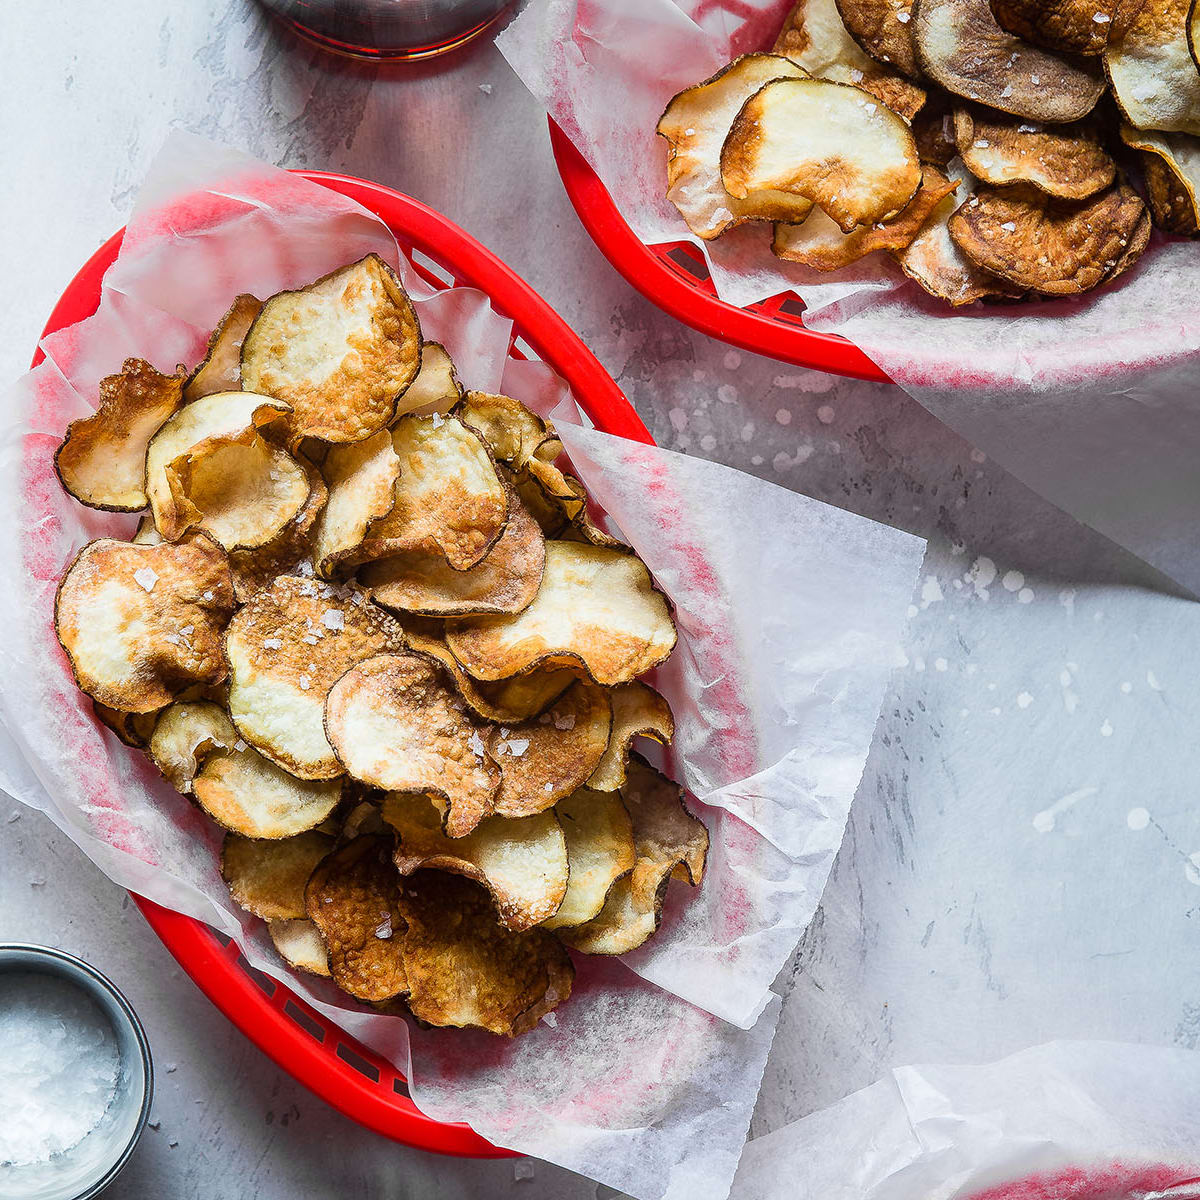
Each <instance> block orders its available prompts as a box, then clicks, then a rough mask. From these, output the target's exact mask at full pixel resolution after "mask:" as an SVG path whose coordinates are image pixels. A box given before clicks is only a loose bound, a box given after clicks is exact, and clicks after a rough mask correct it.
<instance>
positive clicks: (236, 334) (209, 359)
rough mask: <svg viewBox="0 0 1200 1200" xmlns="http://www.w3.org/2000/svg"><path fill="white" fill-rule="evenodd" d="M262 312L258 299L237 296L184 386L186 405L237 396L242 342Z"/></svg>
mask: <svg viewBox="0 0 1200 1200" xmlns="http://www.w3.org/2000/svg"><path fill="white" fill-rule="evenodd" d="M261 311H262V301H261V300H259V299H258V297H257V296H251V295H248V294H244V295H241V296H238V297H237V298H236V299H235V300H234V302H233V303H232V304H231V305H230V306H229V310H228V311H227V312H226V313H225V315H224V316H223V317H222V318H221V320H220V322H219V323H218V325H217V327H216V329H214V330H213V331H212V334H211V335H210V336H209V339H208V349H207V350H206V351H205V354H204V357H203V358H202V359H201V360H200V361H199V362H198V363H197V364H196V369H195V370H194V371H193V372H192V373H191V374H190V375H189V376H188V378H187V382H186V383H185V384H184V385H183V398H184V399H185V400H187V401H189V402H191V401H192V400H199V399H200V397H201V396H211V395H212V394H213V393H214V392H236V391H240V390H241V386H242V342H243V341H244V340H245V338H246V334H247V333H248V332H249V330H250V326H251V325H252V324H253V323H254V318H255V317H257V316H258V314H259V313H260V312H261Z"/></svg>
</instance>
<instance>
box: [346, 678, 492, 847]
mask: <svg viewBox="0 0 1200 1200" xmlns="http://www.w3.org/2000/svg"><path fill="white" fill-rule="evenodd" d="M325 732H326V735H327V736H328V738H329V741H330V743H331V744H332V746H333V748H334V751H335V752H336V753H337V756H338V758H339V759H340V761H341V762H342V764H343V766H344V767H345V768H346V770H347V771H348V772H349V774H350V775H351V776H352V777H353V778H355V779H358V780H361V781H362V782H363V783H366V784H369V785H370V786H371V787H377V788H384V789H386V790H388V791H393V792H416V793H419V794H421V795H424V796H439V797H441V798H442V799H443V800H444V801H445V802H446V805H447V806H448V807H447V811H446V817H445V825H446V831H447V833H448V834H449V835H450V836H451V837H462V836H463V835H464V834H467V833H470V831H471V830H472V829H474V828H475V826H476V825H478V824H479V822H480V820H481V819H482V818H483V817H485V816H487V815H488V814H489V813H490V812H492V810H493V809H494V807H495V799H496V791H497V789H498V788H499V786H500V768H499V767H498V766H497V765H496V764H495V763H494V762H493V761H492V759H491V758H490V757H489V755H488V753H487V749H486V746H485V743H484V739H483V733H484V732H485V731H484V730H482V729H481V727H480V726H478V725H477V724H476V723H475V722H474V721H473V720H472V719H471V718H470V717H469V716H468V715H467V714H466V713H465V712H463V711H462V702H461V701H460V700H459V699H458V697H457V696H456V695H455V694H454V693H453V692H452V691H451V690H450V687H449V684H448V680H447V679H446V676H445V673H444V672H443V671H442V670H441V668H440V667H437V666H435V665H434V664H433V663H431V662H429V661H428V660H427V659H425V658H421V657H418V656H417V655H415V654H381V655H378V656H376V657H374V658H369V659H367V660H366V661H364V662H361V663H359V664H358V665H357V666H355V667H353V668H352V669H351V670H349V671H347V672H346V674H345V675H343V676H342V677H341V679H339V680H338V681H337V682H336V683H335V684H334V685H333V687H332V688H331V689H330V692H329V698H328V700H327V701H326V704H325ZM422 803H425V802H424V801H422Z"/></svg>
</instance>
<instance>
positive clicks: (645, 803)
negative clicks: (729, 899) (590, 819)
mask: <svg viewBox="0 0 1200 1200" xmlns="http://www.w3.org/2000/svg"><path fill="white" fill-rule="evenodd" d="M621 798H622V800H623V801H624V802H625V806H626V808H628V810H629V815H630V818H631V820H632V822H633V840H634V846H635V849H636V851H637V862H636V864H635V865H634V868H633V870H632V871H631V872H630V873H629V874H628V875H624V876H622V877H621V878H620V879H618V880H617V881H616V882H615V883H614V884H613V885H612V887H611V889H610V890H609V893H608V897H607V899H606V900H605V902H604V907H603V908H602V909H601V910H600V912H599V914H598V915H597V916H596V917H594V918H593V919H592V920H590V921H588V922H586V923H585V924H583V925H579V926H577V927H574V928H570V929H565V930H562V931H560V932H559V935H558V936H559V937H561V938H562V940H563V941H564V942H566V943H567V945H568V946H572V947H574V948H575V949H576V950H579V951H581V952H582V953H584V954H625V953H627V952H628V951H630V950H633V949H636V948H637V947H638V946H640V945H642V943H643V942H645V941H646V940H647V939H648V938H650V937H651V936H652V935H653V934H654V933H655V932H656V931H657V929H658V926H659V922H660V921H661V919H662V906H663V900H664V898H665V896H666V891H667V883H668V881H669V880H670V878H671V876H672V874H682V875H683V877H685V878H686V879H687V880H688V881H689V882H690V883H691V884H692V886H693V887H697V886H699V884H700V881H701V879H702V878H703V876H704V866H705V860H706V859H707V857H708V830H706V829H705V828H704V825H703V824H702V823H701V822H700V821H698V820H697V819H696V818H695V817H694V816H692V814H691V813H690V812H688V809H687V806H686V805H685V804H684V802H683V791H682V789H681V788H680V787H679V786H678V785H677V784H675V783H672V782H671V780H669V779H667V778H666V777H665V776H663V775H661V774H660V773H659V772H658V771H656V770H654V768H653V767H651V766H650V765H649V764H648V763H647V762H646V761H645V760H644V759H641V758H639V757H638V756H636V755H635V756H634V757H633V759H632V760H631V762H630V764H629V773H628V778H627V780H626V785H625V787H624V788H622V790H621Z"/></svg>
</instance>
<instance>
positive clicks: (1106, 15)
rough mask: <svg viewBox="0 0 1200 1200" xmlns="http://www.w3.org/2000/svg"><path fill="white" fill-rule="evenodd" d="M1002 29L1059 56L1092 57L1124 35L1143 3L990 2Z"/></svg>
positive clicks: (1089, 0) (1103, 0) (1108, 0)
mask: <svg viewBox="0 0 1200 1200" xmlns="http://www.w3.org/2000/svg"><path fill="white" fill-rule="evenodd" d="M990 2H991V6H992V13H993V14H994V16H995V18H996V20H997V22H998V23H999V24H1000V26H1001V28H1002V29H1006V30H1008V32H1009V33H1012V34H1016V36H1017V37H1019V38H1023V39H1024V40H1025V41H1027V42H1033V43H1034V44H1035V45H1038V46H1045V47H1046V49H1048V50H1057V51H1059V52H1060V53H1062V54H1082V55H1085V56H1089V57H1094V56H1095V55H1097V54H1103V53H1104V48H1105V47H1106V46H1107V45H1108V43H1109V41H1110V40H1111V39H1112V38H1121V37H1124V36H1125V32H1126V30H1128V28H1129V26H1130V25H1132V24H1133V22H1134V20H1135V19H1136V18H1137V14H1138V12H1139V11H1140V9H1141V7H1142V5H1143V3H1145V0H990Z"/></svg>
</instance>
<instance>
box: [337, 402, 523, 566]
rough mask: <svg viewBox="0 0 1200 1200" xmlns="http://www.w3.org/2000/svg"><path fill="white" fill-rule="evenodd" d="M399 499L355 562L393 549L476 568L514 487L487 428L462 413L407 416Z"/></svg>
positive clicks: (402, 426)
mask: <svg viewBox="0 0 1200 1200" xmlns="http://www.w3.org/2000/svg"><path fill="white" fill-rule="evenodd" d="M392 445H393V446H394V448H395V451H396V454H397V455H398V456H399V458H400V478H399V480H398V481H397V483H396V487H395V503H394V505H393V507H392V510H391V512H389V513H388V514H387V516H384V517H381V518H380V519H379V520H378V521H376V522H375V523H374V524H373V525H372V526H371V528H370V530H369V531H368V533H367V537H366V539H365V540H364V541H363V543H362V545H361V546H360V547H359V549H358V550H357V551H355V552H354V554H353V555H351V556H350V557H349V559H348V560H347V561H348V562H356V563H357V562H368V561H370V560H371V559H375V558H386V557H388V556H389V555H392V554H401V553H408V552H411V551H422V552H424V553H426V554H440V555H442V556H443V557H444V558H445V559H446V561H447V562H448V563H449V564H450V565H451V566H452V567H453V568H454V569H455V570H457V571H466V570H468V569H469V568H471V567H473V566H475V564H476V563H478V562H479V561H480V560H481V559H482V558H483V557H484V555H485V554H487V552H488V551H489V550H491V548H492V547H493V546H494V545H495V544H496V542H497V541H498V540H499V537H500V535H501V534H502V533H503V532H504V526H505V523H506V522H507V521H508V492H507V490H506V489H505V487H504V484H503V482H501V479H500V476H499V475H498V474H497V473H496V464H495V463H494V462H493V461H492V456H491V454H490V453H489V451H488V448H487V445H486V444H485V443H484V441H483V439H482V438H481V437H480V436H479V434H477V433H475V431H474V430H471V429H468V428H467V427H466V426H465V425H464V424H463V423H462V422H461V421H459V420H458V419H457V418H456V417H443V416H440V415H439V414H438V413H434V414H433V416H431V417H414V416H408V417H401V418H400V420H399V421H398V422H397V423H396V425H395V426H394V428H393V429H392Z"/></svg>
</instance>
